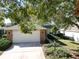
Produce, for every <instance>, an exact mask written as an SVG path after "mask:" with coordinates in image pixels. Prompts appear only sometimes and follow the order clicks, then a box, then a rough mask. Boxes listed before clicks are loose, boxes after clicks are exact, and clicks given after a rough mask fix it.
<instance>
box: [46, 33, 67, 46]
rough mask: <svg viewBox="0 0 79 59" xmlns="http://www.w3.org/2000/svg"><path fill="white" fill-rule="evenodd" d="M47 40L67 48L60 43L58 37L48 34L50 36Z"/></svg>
mask: <svg viewBox="0 0 79 59" xmlns="http://www.w3.org/2000/svg"><path fill="white" fill-rule="evenodd" d="M47 38H48V39H49V40H51V41H52V42H56V43H58V44H59V45H63V46H67V45H66V44H65V43H63V42H61V41H59V40H58V38H57V37H56V36H54V35H52V34H48V35H47Z"/></svg>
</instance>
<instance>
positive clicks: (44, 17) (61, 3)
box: [0, 0, 79, 33]
mask: <svg viewBox="0 0 79 59" xmlns="http://www.w3.org/2000/svg"><path fill="white" fill-rule="evenodd" d="M0 7H4V8H6V11H4V13H2V14H3V16H1V17H0V20H1V18H2V17H8V18H10V19H11V20H12V21H14V22H16V23H17V24H19V25H20V28H21V29H22V30H23V32H25V33H27V32H28V31H29V30H30V31H31V30H34V29H35V28H36V27H35V25H36V24H39V25H43V24H45V23H47V22H50V21H53V22H54V23H55V26H56V27H57V28H59V29H60V28H67V27H68V26H72V25H76V26H77V27H78V28H79V25H78V24H77V22H78V21H79V20H78V18H77V17H76V16H75V15H74V10H75V0H20V1H17V0H15V1H10V2H8V1H7V0H6V1H5V2H0Z"/></svg>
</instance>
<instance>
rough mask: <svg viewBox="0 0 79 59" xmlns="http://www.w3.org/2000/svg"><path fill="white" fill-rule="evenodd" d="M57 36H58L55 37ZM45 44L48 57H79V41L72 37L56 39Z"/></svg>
mask: <svg viewBox="0 0 79 59" xmlns="http://www.w3.org/2000/svg"><path fill="white" fill-rule="evenodd" d="M54 38H56V37H54ZM54 38H52V37H51V38H50V40H51V41H52V42H49V43H46V44H44V45H43V50H44V53H45V56H46V59H79V43H76V42H75V41H72V40H71V39H70V40H69V39H60V38H59V39H54Z"/></svg>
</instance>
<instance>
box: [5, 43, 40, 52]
mask: <svg viewBox="0 0 79 59" xmlns="http://www.w3.org/2000/svg"><path fill="white" fill-rule="evenodd" d="M15 47H17V48H27V47H41V44H40V43H39V42H23V43H22V42H21V43H13V44H12V46H11V47H10V48H9V49H7V50H6V51H8V50H11V49H13V48H15Z"/></svg>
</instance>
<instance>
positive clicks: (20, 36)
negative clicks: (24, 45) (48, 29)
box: [13, 31, 40, 43]
mask: <svg viewBox="0 0 79 59" xmlns="http://www.w3.org/2000/svg"><path fill="white" fill-rule="evenodd" d="M20 42H40V32H39V31H33V32H32V34H24V33H21V32H20V31H13V43H20Z"/></svg>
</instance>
